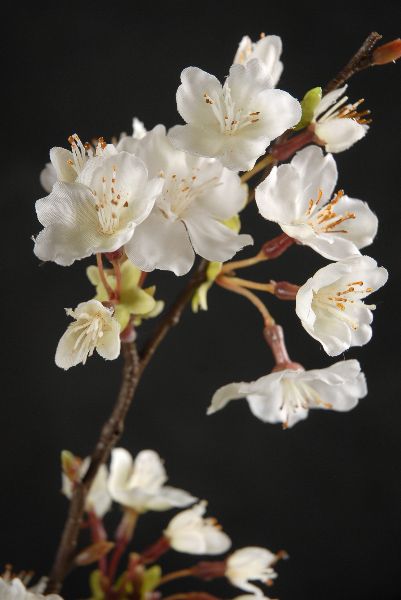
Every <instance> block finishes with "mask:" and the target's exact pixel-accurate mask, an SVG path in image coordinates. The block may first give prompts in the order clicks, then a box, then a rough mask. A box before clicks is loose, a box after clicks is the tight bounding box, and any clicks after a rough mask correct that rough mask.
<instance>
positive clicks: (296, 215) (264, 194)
mask: <svg viewBox="0 0 401 600" xmlns="http://www.w3.org/2000/svg"><path fill="white" fill-rule="evenodd" d="M336 182H337V167H336V163H335V160H334V158H333V156H332V155H331V154H327V155H326V156H324V154H323V151H322V150H321V149H320V148H318V147H317V146H309V147H307V148H304V149H303V150H301V151H300V152H297V154H296V155H295V156H294V158H293V159H292V161H291V163H290V164H286V165H281V166H280V167H273V169H272V171H271V172H270V174H269V175H268V177H266V179H265V180H264V181H263V182H262V183H261V184H260V185H259V186H258V187H257V188H256V195H255V198H256V203H257V205H258V208H259V211H260V213H261V215H262V216H263V217H264V218H265V219H268V220H269V221H274V222H275V223H278V224H279V225H280V227H281V229H282V230H283V231H284V232H285V233H286V234H287V235H288V236H290V237H292V238H294V239H296V240H297V241H298V242H301V243H302V244H306V245H307V246H310V247H311V248H313V249H314V250H316V252H319V254H321V255H322V256H325V257H326V258H329V259H330V260H339V259H341V258H347V257H348V256H350V255H352V254H359V248H364V247H365V246H367V245H368V244H371V243H372V241H373V238H374V237H375V235H376V232H377V225H378V220H377V217H376V215H375V214H374V213H373V212H372V211H371V210H370V208H369V207H368V205H367V204H366V203H365V202H362V200H356V199H354V198H349V197H348V196H345V195H344V193H343V192H342V191H340V192H337V194H334V196H333V192H334V186H335V184H336Z"/></svg>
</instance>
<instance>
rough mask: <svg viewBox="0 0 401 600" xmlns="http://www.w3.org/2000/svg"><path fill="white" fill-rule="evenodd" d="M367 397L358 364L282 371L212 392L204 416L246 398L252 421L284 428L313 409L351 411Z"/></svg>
mask: <svg viewBox="0 0 401 600" xmlns="http://www.w3.org/2000/svg"><path fill="white" fill-rule="evenodd" d="M366 393H367V388H366V381H365V376H364V375H363V373H361V369H360V365H359V363H358V361H357V360H346V361H342V362H338V363H335V364H334V365H332V366H331V367H328V368H326V369H314V370H311V371H303V370H301V369H283V370H280V371H275V372H273V373H270V374H269V375H265V376H264V377H261V378H260V379H257V380H256V381H252V382H250V383H244V382H241V383H230V384H228V385H225V386H223V387H221V388H220V389H218V390H217V391H216V392H215V394H214V396H213V398H212V402H211V405H210V406H209V409H208V411H207V412H208V414H209V415H210V414H213V413H215V412H217V411H218V410H221V409H222V408H224V407H225V406H226V405H227V404H228V403H229V402H230V401H231V400H238V399H240V398H246V399H247V401H248V404H249V408H250V409H251V412H252V413H253V414H254V415H255V417H258V419H261V420H262V421H265V422H266V423H283V425H284V427H285V428H287V427H292V426H293V425H295V423H298V421H301V420H303V419H306V417H307V416H308V412H309V410H310V409H312V408H320V409H326V410H327V409H330V410H336V411H340V412H343V411H348V410H351V409H352V408H354V407H355V406H356V405H357V404H358V400H359V398H363V397H364V396H366Z"/></svg>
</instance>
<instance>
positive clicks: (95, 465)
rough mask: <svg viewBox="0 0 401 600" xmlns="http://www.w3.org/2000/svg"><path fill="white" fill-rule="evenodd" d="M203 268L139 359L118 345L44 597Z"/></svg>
mask: <svg viewBox="0 0 401 600" xmlns="http://www.w3.org/2000/svg"><path fill="white" fill-rule="evenodd" d="M206 268H207V262H206V261H204V260H202V261H201V262H200V264H199V266H198V268H197V270H196V271H195V273H194V275H193V276H192V277H191V279H190V280H189V282H188V284H187V286H186V287H185V288H184V290H183V291H182V292H181V294H180V295H179V296H178V298H177V300H176V301H175V302H174V304H173V305H172V306H171V308H170V310H169V311H168V312H167V314H166V315H165V317H164V319H163V320H162V321H161V322H160V324H159V325H158V327H157V328H156V331H155V333H154V334H153V336H152V337H151V339H150V340H149V341H148V343H147V344H146V346H145V348H144V350H143V352H142V355H141V359H140V360H139V357H138V354H137V350H136V346H135V345H134V344H128V343H123V344H122V355H123V358H124V366H123V374H122V383H121V388H120V393H119V395H118V398H117V401H116V403H115V406H114V408H113V411H112V413H111V415H110V417H109V419H108V420H107V421H106V423H105V424H104V426H103V429H102V431H101V433H100V436H99V440H98V442H97V444H96V446H95V448H94V450H93V452H92V455H91V461H90V465H89V468H88V471H87V473H86V474H85V477H84V478H83V479H82V481H81V482H80V483H79V484H78V485H77V486H76V488H75V490H74V492H73V495H72V498H71V502H70V507H69V511H68V515H67V519H66V522H65V526H64V530H63V533H62V536H61V540H60V544H59V547H58V550H57V554H56V558H55V560H54V564H53V568H52V570H51V573H50V578H49V582H48V585H47V589H46V593H48V594H49V593H57V592H59V591H60V589H61V586H62V583H63V581H64V579H65V577H66V575H67V574H68V572H69V570H70V569H71V567H72V565H73V561H74V557H75V554H76V548H77V542H78V536H79V531H80V527H81V522H82V517H83V514H84V511H85V500H86V497H87V495H88V493H89V490H90V487H91V485H92V483H93V481H94V479H95V477H96V474H97V472H98V470H99V467H100V466H101V465H102V464H103V463H104V462H106V461H107V459H108V458H109V455H110V452H111V450H112V449H113V447H114V446H115V444H116V443H117V442H118V440H119V439H120V437H121V435H122V433H123V430H124V422H125V417H126V416H127V413H128V410H129V408H130V406H131V402H132V400H133V397H134V395H135V391H136V388H137V386H138V383H139V380H140V378H141V376H142V373H143V371H144V369H145V367H146V366H147V364H148V363H149V361H150V360H151V358H152V356H153V355H154V353H155V352H156V350H157V348H158V347H159V345H160V343H161V342H162V341H163V339H164V338H165V336H166V335H167V333H168V332H169V331H170V329H171V328H172V327H173V326H174V325H176V324H177V323H178V321H179V320H180V317H181V315H182V312H183V310H184V308H185V306H186V305H187V304H188V302H189V301H190V299H191V297H192V295H193V293H194V291H195V289H196V288H197V287H198V285H200V283H202V281H203V280H204V277H205V271H206Z"/></svg>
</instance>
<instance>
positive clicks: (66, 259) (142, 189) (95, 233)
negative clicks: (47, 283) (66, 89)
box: [34, 152, 163, 266]
mask: <svg viewBox="0 0 401 600" xmlns="http://www.w3.org/2000/svg"><path fill="white" fill-rule="evenodd" d="M93 160H94V159H93ZM95 164H98V163H95ZM78 179H79V180H78ZM78 179H77V181H76V183H65V182H61V181H57V182H56V183H55V184H54V186H53V188H52V191H51V193H50V194H49V195H48V196H46V197H45V198H41V199H40V200H38V201H37V202H36V212H37V216H38V219H39V221H40V223H41V224H42V225H43V226H44V229H43V230H42V231H41V232H40V233H39V235H38V236H37V238H36V240H35V248H34V252H35V254H36V255H37V256H38V257H39V258H40V259H41V260H45V261H47V260H53V261H54V262H56V263H57V264H60V265H64V266H67V265H71V264H72V263H73V262H74V261H75V260H76V259H80V258H85V257H87V256H90V255H91V254H94V253H96V252H113V251H115V250H117V249H118V248H120V247H121V246H123V245H124V244H125V243H126V242H128V241H129V240H130V238H131V237H132V235H133V233H134V230H135V228H136V227H137V225H139V224H140V223H142V221H143V220H144V219H146V217H147V216H148V215H149V213H150V211H151V210H152V208H153V204H154V201H155V198H156V196H157V195H158V194H159V193H160V190H161V188H162V186H163V181H162V180H161V179H160V178H155V179H151V180H148V171H147V169H146V167H145V165H144V164H143V162H142V161H141V160H140V159H139V158H136V157H134V156H132V155H131V154H128V153H127V152H120V153H118V154H116V155H114V156H109V157H107V158H105V159H103V160H102V161H101V162H100V165H99V166H97V167H95V168H94V165H93V162H91V161H88V162H87V163H86V165H85V166H84V167H83V169H82V171H81V172H80V175H79V178H78Z"/></svg>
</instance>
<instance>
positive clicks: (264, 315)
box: [216, 276, 274, 325]
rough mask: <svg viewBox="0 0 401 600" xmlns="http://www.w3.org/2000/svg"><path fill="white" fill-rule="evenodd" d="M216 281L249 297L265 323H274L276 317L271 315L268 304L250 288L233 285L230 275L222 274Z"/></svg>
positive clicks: (232, 290) (231, 290)
mask: <svg viewBox="0 0 401 600" xmlns="http://www.w3.org/2000/svg"><path fill="white" fill-rule="evenodd" d="M216 283H217V284H218V285H220V286H221V287H223V288H225V289H226V290H229V291H230V292H235V293H236V294H240V295H241V296H244V297H245V298H247V299H248V300H249V301H250V302H251V303H252V304H253V305H254V306H255V307H256V308H257V310H258V311H259V312H260V314H261V315H262V318H263V321H264V323H265V325H273V324H274V319H273V317H272V316H271V314H270V313H269V311H268V310H267V308H266V306H265V305H264V304H263V302H262V301H261V300H260V299H259V298H258V297H257V296H256V295H255V294H253V293H252V292H251V291H250V290H247V289H246V288H243V287H240V286H236V285H233V284H232V283H231V278H230V277H224V276H220V277H218V278H217V279H216Z"/></svg>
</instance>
